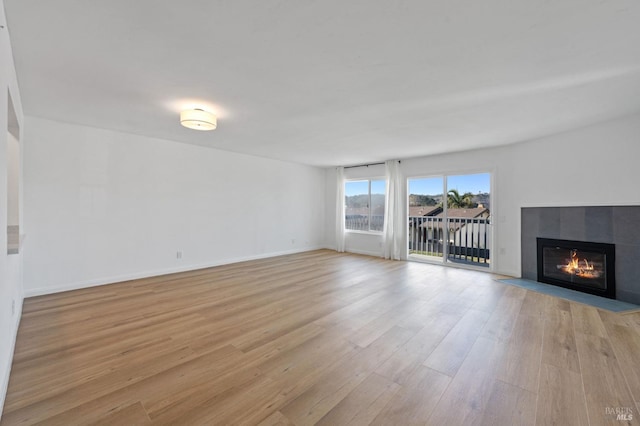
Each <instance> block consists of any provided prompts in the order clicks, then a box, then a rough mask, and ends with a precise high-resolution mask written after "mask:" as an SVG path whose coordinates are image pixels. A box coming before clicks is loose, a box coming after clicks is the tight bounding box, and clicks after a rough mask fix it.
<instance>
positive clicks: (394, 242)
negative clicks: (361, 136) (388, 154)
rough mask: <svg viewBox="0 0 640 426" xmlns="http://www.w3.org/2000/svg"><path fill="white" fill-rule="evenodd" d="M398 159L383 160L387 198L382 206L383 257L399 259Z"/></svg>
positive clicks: (399, 182)
mask: <svg viewBox="0 0 640 426" xmlns="http://www.w3.org/2000/svg"><path fill="white" fill-rule="evenodd" d="M398 163H399V162H398V160H389V161H386V162H385V170H386V177H387V198H386V202H385V206H384V231H383V234H384V242H383V245H384V258H385V259H394V260H400V257H401V256H402V249H401V247H402V241H403V239H402V235H403V233H404V229H403V226H404V223H403V220H402V200H401V199H400V197H401V196H402V194H401V192H402V191H401V188H402V185H401V183H402V177H401V174H400V167H399V165H398Z"/></svg>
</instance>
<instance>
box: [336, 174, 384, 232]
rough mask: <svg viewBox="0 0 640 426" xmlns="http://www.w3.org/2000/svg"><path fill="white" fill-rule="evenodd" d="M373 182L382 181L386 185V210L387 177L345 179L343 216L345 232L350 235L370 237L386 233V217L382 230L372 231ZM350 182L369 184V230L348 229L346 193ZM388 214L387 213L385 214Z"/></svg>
mask: <svg viewBox="0 0 640 426" xmlns="http://www.w3.org/2000/svg"><path fill="white" fill-rule="evenodd" d="M372 181H382V182H384V183H385V187H384V203H385V210H386V204H387V196H388V195H387V178H386V177H385V176H378V177H357V178H350V179H345V180H344V191H345V201H344V215H343V219H342V220H344V232H345V234H346V233H350V234H368V235H371V234H373V235H382V234H383V233H384V223H385V218H384V215H383V217H382V230H380V231H377V230H372V229H371V182H372ZM349 182H367V187H368V194H369V202H368V209H369V211H368V220H367V223H368V224H369V229H368V230H362V229H349V228H347V220H346V219H347V203H346V197H347V195H346V191H347V188H346V186H347V183H349ZM385 213H386V212H385Z"/></svg>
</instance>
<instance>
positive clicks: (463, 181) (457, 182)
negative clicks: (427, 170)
mask: <svg viewBox="0 0 640 426" xmlns="http://www.w3.org/2000/svg"><path fill="white" fill-rule="evenodd" d="M442 180H443V178H442V177H435V178H423V179H409V194H422V195H438V194H442ZM447 187H448V189H457V190H458V192H459V193H460V194H464V193H465V192H471V193H472V194H477V193H478V192H490V190H491V175H490V174H489V173H478V174H473V175H457V176H448V177H447Z"/></svg>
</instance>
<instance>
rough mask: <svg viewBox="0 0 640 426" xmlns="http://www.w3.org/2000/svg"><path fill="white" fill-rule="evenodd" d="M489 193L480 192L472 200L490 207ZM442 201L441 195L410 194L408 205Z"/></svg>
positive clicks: (414, 205) (428, 204)
mask: <svg viewBox="0 0 640 426" xmlns="http://www.w3.org/2000/svg"><path fill="white" fill-rule="evenodd" d="M490 200H491V195H490V194H489V193H488V192H481V193H478V194H475V195H474V196H473V202H474V203H476V204H482V206H483V207H485V208H488V209H490V208H491V206H490ZM440 203H442V195H423V194H410V195H409V206H410V207H418V206H436V205H438V204H440Z"/></svg>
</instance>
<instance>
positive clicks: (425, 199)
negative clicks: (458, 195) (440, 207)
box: [409, 194, 442, 207]
mask: <svg viewBox="0 0 640 426" xmlns="http://www.w3.org/2000/svg"><path fill="white" fill-rule="evenodd" d="M440 201H442V197H441V196H438V195H422V194H411V195H409V206H410V207H419V206H435V205H437V204H438V203H439V202H440Z"/></svg>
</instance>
